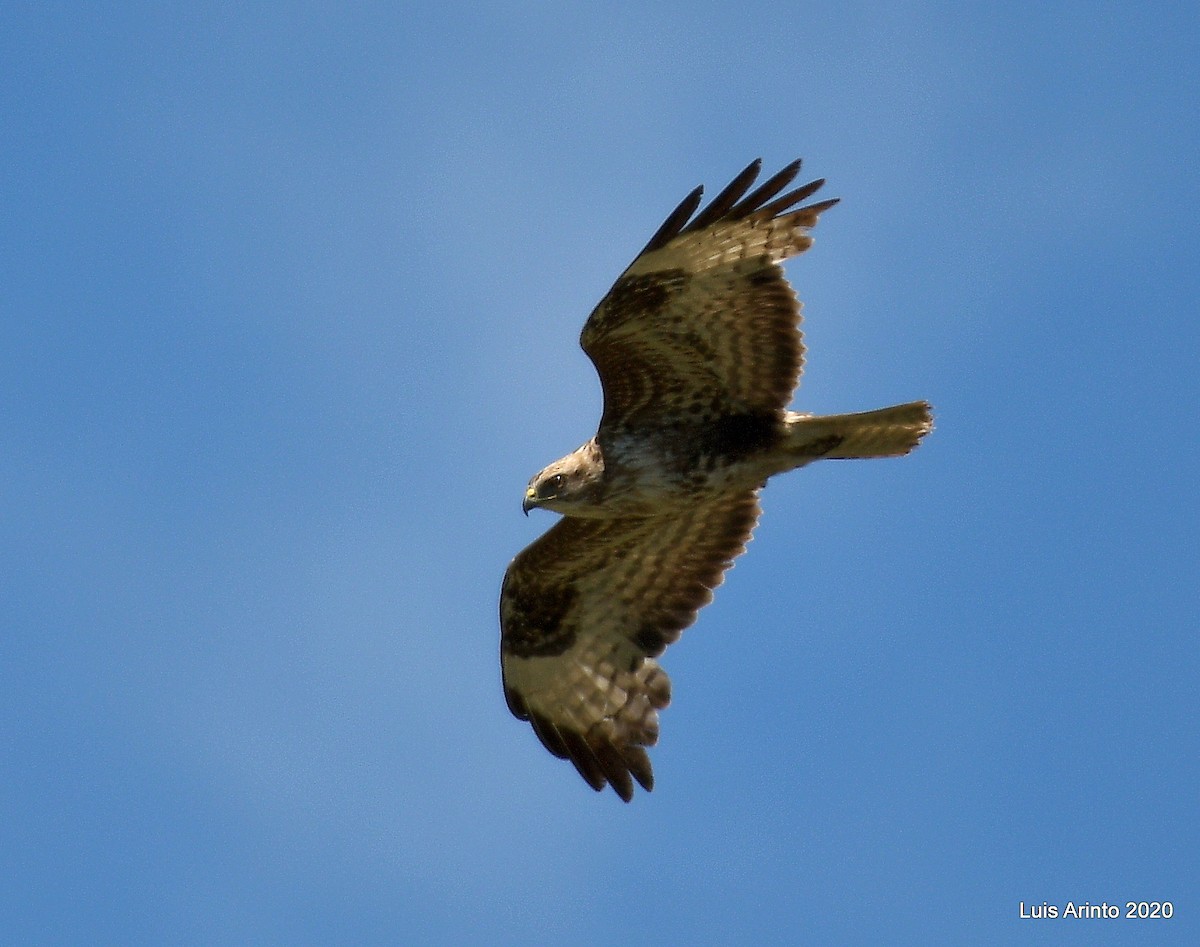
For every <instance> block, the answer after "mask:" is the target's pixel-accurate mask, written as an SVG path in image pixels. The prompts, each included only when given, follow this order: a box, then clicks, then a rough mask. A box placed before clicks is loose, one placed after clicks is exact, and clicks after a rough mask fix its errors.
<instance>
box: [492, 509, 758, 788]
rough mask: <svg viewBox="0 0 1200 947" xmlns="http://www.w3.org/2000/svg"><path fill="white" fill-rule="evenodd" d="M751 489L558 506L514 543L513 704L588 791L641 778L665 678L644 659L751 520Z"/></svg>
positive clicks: (508, 598) (505, 662)
mask: <svg viewBox="0 0 1200 947" xmlns="http://www.w3.org/2000/svg"><path fill="white" fill-rule="evenodd" d="M758 513H759V507H758V494H757V491H754V492H748V493H743V494H737V495H733V496H728V495H726V496H723V497H720V498H716V499H712V500H709V501H707V502H700V503H698V504H696V506H695V507H693V508H692V509H690V510H688V511H687V512H685V513H683V514H677V513H672V514H671V515H670V516H652V517H645V518H640V519H591V518H583V517H566V518H564V519H562V520H560V521H559V522H558V523H557V524H556V525H555V526H554V527H553V528H552V529H551V530H550V531H549V532H547V533H546V534H545V535H544V536H542V537H541V538H540V539H538V540H537V541H536V542H534V543H533V544H532V545H530V546H529V547H528V548H526V549H525V550H524V551H523V552H521V554H520V555H518V556H517V557H516V558H515V559H514V560H513V561H512V564H511V565H510V566H509V567H508V571H507V572H506V573H505V575H504V586H503V588H502V590H501V592H500V629H501V641H500V664H501V670H502V673H503V676H504V695H505V699H506V700H507V701H508V707H509V709H510V710H511V711H512V712H513V714H514V715H516V716H517V717H519V718H520V719H522V720H528V721H529V722H530V724H532V726H533V730H534V732H535V733H536V734H537V735H538V738H539V739H540V740H541V741H542V743H543V745H545V747H546V749H547V750H549V751H550V752H551V753H553V754H554V755H555V756H558V757H561V758H563V759H569V760H570V761H571V762H572V763H574V764H575V768H576V769H577V770H578V771H579V774H580V775H581V776H582V777H583V778H584V779H585V780H586V781H587V783H588V785H590V786H591V787H592V788H593V789H595V790H596V791H597V792H599V791H600V790H602V789H603V788H604V787H605V785H606V784H611V785H612V787H613V789H614V790H615V791H616V792H617V794H618V795H619V796H620V797H621V798H622V799H624V800H625V801H626V802H628V801H629V800H630V799H631V798H633V780H634V779H636V780H637V781H638V782H639V783H640V784H641V785H642V788H643V789H646V790H647V791H648V790H650V789H651V788H652V786H653V784H654V776H653V773H652V771H651V767H650V758H649V756H648V755H647V754H646V751H645V749H644V747H647V746H653V745H654V743H655V742H656V741H657V739H658V711H659V710H661V709H662V708H663V707H665V706H666V705H667V703H668V702H669V701H670V699H671V687H670V681H669V680H668V678H667V675H666V673H665V672H664V671H663V670H662V669H661V668H659V666H658V664H657V663H656V662H655V661H654V660H652V659H653V658H656V657H657V656H658V655H660V654H661V653H662V652H663V650H664V649H665V648H666V646H667V645H669V644H671V643H672V642H673V641H675V640H676V639H677V638H678V637H679V634H680V632H681V631H682V630H683V629H684V628H686V627H687V626H688V625H690V624H691V623H692V622H693V621H695V619H696V613H697V611H699V609H700V608H701V607H703V606H704V605H706V604H707V603H708V602H709V601H710V600H711V599H712V590H713V589H714V588H716V586H718V585H720V583H721V580H722V576H723V574H724V572H725V570H726V569H728V568H729V565H730V564H731V563H732V562H733V560H734V559H735V558H736V557H737V556H738V555H740V554H741V553H742V552H743V551H744V550H745V547H746V542H747V541H748V540H749V538H750V532H751V530H752V529H753V528H754V524H755V523H756V522H757V520H758Z"/></svg>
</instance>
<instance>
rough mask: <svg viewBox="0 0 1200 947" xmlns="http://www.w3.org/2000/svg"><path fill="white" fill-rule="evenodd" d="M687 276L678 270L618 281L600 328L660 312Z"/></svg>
mask: <svg viewBox="0 0 1200 947" xmlns="http://www.w3.org/2000/svg"><path fill="white" fill-rule="evenodd" d="M688 279H689V277H688V275H687V273H685V272H684V271H683V270H678V269H676V270H660V271H659V272H657V273H645V274H642V275H640V276H626V277H623V278H621V279H619V280H617V283H616V285H615V286H613V288H612V289H610V290H609V292H608V298H607V299H605V301H604V309H605V316H606V318H605V319H604V322H603V323H602V324H601V325H600V326H598V328H603V329H611V328H613V327H614V326H617V325H620V324H621V323H622V322H623V321H624V320H625V319H626V318H628V317H629V316H632V315H637V316H638V317H639V318H642V317H645V316H656V315H658V314H659V313H660V312H662V311H663V309H665V308H666V306H667V303H668V302H669V301H670V299H671V297H672V296H674V295H675V294H676V293H678V292H679V291H680V290H681V289H682V288H683V286H684V284H685V283H686V282H687V281H688Z"/></svg>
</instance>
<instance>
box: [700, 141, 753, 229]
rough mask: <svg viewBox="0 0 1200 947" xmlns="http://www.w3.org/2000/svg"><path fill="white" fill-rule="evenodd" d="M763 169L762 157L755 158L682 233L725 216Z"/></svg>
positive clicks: (713, 222) (702, 227) (707, 224)
mask: <svg viewBox="0 0 1200 947" xmlns="http://www.w3.org/2000/svg"><path fill="white" fill-rule="evenodd" d="M761 170H762V158H755V159H754V160H753V161H751V162H750V163H749V164H748V165H746V167H745V168H743V169H742V173H741V174H739V175H738V176H737V177H736V178H734V179H733V180H732V181H730V182H729V183H728V184H727V185H725V189H724V190H723V191H721V193H720V194H718V195H717V196H716V197H714V198H713V199H712V200H711V201H709V203H708V206H707V207H706V208H704V210H702V211H701V212H700V213H699V214H698V215H697V217H696V219H695V220H693V221H692V222H691V223H690V224H688V225H687V226H686V227H684V228H683V230H682V231H680V232H681V233H695V232H696V231H697V230H703V229H704V228H705V227H707V226H709V225H710V224H715V223H716V222H717V221H718V220H720V219H721V218H722V217H724V216H725V215H726V214H727V213H728V212H729V210H730V208H732V207H733V206H734V205H735V204H736V203H737V202H738V201H739V200H740V199H741V197H742V195H743V194H745V193H746V191H747V190H749V188H750V185H751V184H753V183H754V181H755V179H756V178H757V177H758V172H759V171H761Z"/></svg>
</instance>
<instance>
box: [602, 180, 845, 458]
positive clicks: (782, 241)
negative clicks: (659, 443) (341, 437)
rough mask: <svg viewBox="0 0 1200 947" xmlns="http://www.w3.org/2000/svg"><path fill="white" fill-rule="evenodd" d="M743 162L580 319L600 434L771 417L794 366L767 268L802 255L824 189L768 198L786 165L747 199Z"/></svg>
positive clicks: (783, 292)
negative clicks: (729, 417)
mask: <svg viewBox="0 0 1200 947" xmlns="http://www.w3.org/2000/svg"><path fill="white" fill-rule="evenodd" d="M760 167H761V161H755V162H754V163H752V164H751V165H749V166H748V167H747V168H746V169H745V170H744V171H742V173H741V174H739V175H738V176H737V177H736V178H735V179H734V180H733V181H732V182H731V183H730V184H729V185H728V186H727V187H726V188H725V189H724V190H723V191H722V192H721V193H720V194H718V195H717V197H716V198H714V199H713V201H712V202H711V203H710V204H709V205H708V206H707V207H705V208H704V209H703V210H701V211H700V213H699V214H698V215H697V216H696V217H695V219H693V220H691V222H690V223H689V222H688V220H689V218H690V217H691V215H692V214H693V213H694V212H695V211H696V209H697V208H698V207H699V203H700V192H699V189H698V190H697V191H693V192H692V193H691V194H690V195H689V196H688V198H687V199H686V200H685V201H684V202H683V203H682V204H681V205H680V206H679V207H677V208H676V209H675V211H674V212H673V213H672V214H671V215H670V216H669V217H668V218H667V220H666V221H665V222H664V223H663V225H662V226H661V227H660V228H659V230H658V231H657V233H656V234H655V235H654V237H653V238H652V239H651V240H650V242H649V243H648V244H647V246H646V249H645V250H643V251H642V253H641V254H639V256H638V257H637V259H635V260H634V261H633V263H632V264H631V265H630V266H629V268H628V269H627V270H626V271H625V273H624V274H623V275H622V276H621V278H620V279H618V280H617V282H616V283H615V284H614V285H613V287H612V289H611V290H609V292H608V294H607V295H606V296H605V297H604V299H603V300H602V301H601V302H600V305H598V306H597V307H596V309H595V310H594V311H593V312H592V314H591V316H590V317H589V319H588V321H587V323H586V325H585V326H584V329H583V334H582V336H581V338H580V343H581V345H582V346H583V349H584V351H585V352H586V353H587V354H588V356H589V357H590V358H591V360H592V362H593V363H594V364H595V366H596V370H597V372H598V373H599V375H600V383H601V386H602V387H603V389H604V414H603V417H602V418H601V422H600V433H601V437H602V438H603V437H604V435H605V433H606V431H612V430H614V429H617V428H621V427H625V426H634V425H639V424H645V423H652V422H653V421H654V420H655V419H656V418H658V417H664V416H671V417H679V416H687V415H689V414H690V415H693V416H696V415H700V414H703V415H706V416H714V415H726V414H756V415H772V416H781V414H782V411H783V410H784V409H785V408H786V407H787V404H788V403H789V402H790V401H791V397H792V393H793V391H794V390H795V387H796V382H797V380H798V378H799V375H800V371H801V369H802V367H803V360H804V345H803V342H802V340H801V337H800V332H799V323H800V304H799V302H798V301H797V299H796V296H795V293H794V292H793V291H792V288H791V286H790V285H789V284H788V282H787V279H786V278H785V276H784V274H783V270H782V269H781V268H780V267H779V265H778V264H779V263H780V262H781V261H783V260H785V259H787V258H788V257H791V256H794V255H795V254H797V253H801V252H803V251H804V250H806V249H808V247H809V246H810V245H811V244H812V237H811V236H810V234H809V231H810V230H811V228H812V227H813V226H814V225H815V224H816V222H817V218H818V217H819V215H820V214H821V212H823V211H825V210H827V209H828V208H830V207H832V206H833V205H834V204H836V203H837V201H836V200H827V201H821V202H819V203H816V204H810V205H807V206H804V207H799V208H796V206H795V205H796V204H798V203H800V202H801V201H803V200H805V199H807V198H808V197H811V196H812V195H813V194H814V193H815V192H816V191H817V190H818V189H819V188H820V187H821V185H822V184H824V180H817V181H812V182H810V183H808V184H805V185H803V186H801V187H798V188H795V189H793V190H791V191H789V192H788V193H786V194H784V195H783V196H782V197H777V196H776V195H778V194H779V193H780V192H781V191H783V190H784V189H785V188H786V187H787V186H788V185H789V184H790V183H791V182H792V181H793V179H794V178H795V176H796V175H797V174H798V173H799V170H800V162H799V161H795V162H793V163H792V164H790V165H788V166H787V167H786V168H784V169H783V170H782V171H780V172H779V173H777V174H775V175H774V176H773V177H771V178H770V179H769V180H767V181H766V182H765V183H763V184H762V185H760V186H759V187H758V188H757V189H755V190H754V191H752V192H750V193H749V194H747V193H746V192H747V191H748V190H749V188H750V186H751V185H752V184H753V183H754V180H755V178H756V177H757V175H758V172H759V169H760Z"/></svg>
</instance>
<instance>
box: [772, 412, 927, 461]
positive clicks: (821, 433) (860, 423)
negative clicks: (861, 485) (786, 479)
mask: <svg viewBox="0 0 1200 947" xmlns="http://www.w3.org/2000/svg"><path fill="white" fill-rule="evenodd" d="M931 430H933V415H932V413H931V412H930V407H929V404H928V402H925V401H913V402H910V403H909V404H898V405H893V406H892V407H890V408H880V409H878V410H877V411H863V412H861V413H859V414H829V415H825V416H824V417H820V416H814V415H811V414H796V413H795V412H792V411H789V412H788V415H787V449H788V452H789V453H791V454H796V455H799V456H801V457H804V458H806V459H811V460H816V459H818V458H830V459H834V460H842V459H847V458H860V457H902V456H903V455H905V454H907V453H908V452H909V451H911V450H912V449H913V448H914V447H916V446H917V443H918V442H919V441H920V440H921V438H922V437H924V436H925V435H926V434H928V433H929V432H930V431H931Z"/></svg>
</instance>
